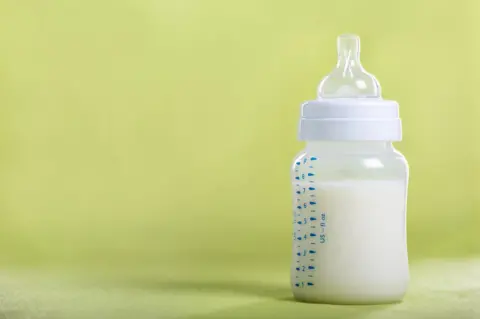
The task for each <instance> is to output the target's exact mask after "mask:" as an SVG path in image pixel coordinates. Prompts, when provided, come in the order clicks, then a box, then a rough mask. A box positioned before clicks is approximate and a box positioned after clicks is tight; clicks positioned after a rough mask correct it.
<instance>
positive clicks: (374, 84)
mask: <svg viewBox="0 0 480 319" xmlns="http://www.w3.org/2000/svg"><path fill="white" fill-rule="evenodd" d="M337 51H338V61H337V66H336V67H335V69H334V70H333V71H332V72H331V73H330V74H329V75H327V76H326V77H325V78H324V79H323V80H322V82H321V83H320V85H319V87H318V98H380V97H381V89H380V84H379V83H378V81H377V79H376V78H375V77H374V76H373V75H372V74H370V73H368V72H367V71H365V69H364V68H363V67H362V64H361V63H360V38H359V37H358V36H357V35H354V34H343V35H340V36H339V37H338V38H337Z"/></svg>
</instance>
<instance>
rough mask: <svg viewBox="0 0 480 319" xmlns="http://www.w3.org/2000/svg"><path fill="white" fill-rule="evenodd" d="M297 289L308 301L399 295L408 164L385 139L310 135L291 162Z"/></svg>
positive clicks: (368, 300)
mask: <svg viewBox="0 0 480 319" xmlns="http://www.w3.org/2000/svg"><path fill="white" fill-rule="evenodd" d="M292 185H293V252H292V265H291V282H292V290H293V294H294V296H295V298H296V299H298V300H301V301H306V302H325V303H339V304H375V303H389V302H396V301H400V300H401V299H402V298H403V296H404V294H405V292H406V289H407V285H408V281H409V271H408V254H407V244H406V198H407V185H408V164H407V162H406V160H405V158H404V157H403V156H402V155H401V154H400V153H399V152H398V151H396V150H395V149H394V148H393V147H392V145H391V143H389V142H383V141H374V142H370V141H360V142H356V141H342V142H334V141H329V142H324V141H307V147H306V149H305V151H303V152H301V153H300V154H299V155H298V156H297V158H296V159H295V161H294V163H293V166H292Z"/></svg>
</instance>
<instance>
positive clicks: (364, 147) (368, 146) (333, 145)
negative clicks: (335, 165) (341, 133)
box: [306, 141, 394, 154]
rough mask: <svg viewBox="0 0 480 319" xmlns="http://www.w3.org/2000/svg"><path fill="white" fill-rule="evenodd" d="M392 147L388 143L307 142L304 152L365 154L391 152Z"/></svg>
mask: <svg viewBox="0 0 480 319" xmlns="http://www.w3.org/2000/svg"><path fill="white" fill-rule="evenodd" d="M393 150H394V148H393V145H392V143H391V142H388V141H307V145H306V151H307V153H311V154H319V153H323V154H325V153H328V154H333V153H343V154H345V153H348V154H362V153H363V154H365V153H381V152H388V151H393Z"/></svg>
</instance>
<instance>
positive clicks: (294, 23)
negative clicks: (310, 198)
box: [0, 0, 480, 318]
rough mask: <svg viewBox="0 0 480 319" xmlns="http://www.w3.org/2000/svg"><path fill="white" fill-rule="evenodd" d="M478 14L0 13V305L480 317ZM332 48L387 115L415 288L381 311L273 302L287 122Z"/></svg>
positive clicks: (380, 10) (32, 4)
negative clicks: (353, 45)
mask: <svg viewBox="0 0 480 319" xmlns="http://www.w3.org/2000/svg"><path fill="white" fill-rule="evenodd" d="M479 14H480V2H478V1H476V0H459V1H455V2H453V1H436V0H421V1H413V0H410V1H406V0H405V1H381V0H369V1H353V0H344V1H320V0H316V1H278V0H275V1H274V0H267V1H254V0H244V1H225V0H171V1H165V0H141V1H140V0H116V1H113V0H112V1H107V0H95V1H94V0H82V1H80V0H45V1H33V0H23V1H18V0H0V43H1V45H0V150H1V151H0V212H1V213H0V251H1V254H0V265H3V268H4V269H5V278H6V279H5V280H4V281H5V283H4V285H3V287H4V288H3V289H2V293H3V294H4V300H5V302H4V305H3V306H2V307H3V309H7V310H8V311H14V312H15V311H22V313H23V312H25V311H26V312H27V313H29V314H30V315H32V316H42V313H43V315H45V313H48V311H54V312H55V311H58V313H59V314H61V316H67V313H68V316H67V317H72V316H74V315H73V314H75V315H78V316H80V317H89V318H90V317H98V318H105V317H108V316H109V315H112V316H116V317H121V316H123V315H125V317H138V318H150V317H149V316H151V317H152V318H157V317H158V318H170V317H175V316H176V317H195V318H196V316H200V317H201V316H202V315H205V316H206V318H209V317H214V316H218V317H219V318H225V317H229V316H233V317H235V316H236V317H239V318H243V317H244V316H245V317H255V316H257V317H260V318H266V317H269V316H272V317H273V316H276V317H278V316H281V315H284V316H285V318H289V316H297V315H302V316H303V317H306V318H309V317H312V318H317V317H318V314H319V313H321V314H322V315H323V317H329V316H331V317H355V316H361V317H363V316H373V317H375V316H380V317H383V316H384V315H387V314H388V315H389V316H393V317H395V315H398V316H399V318H400V317H401V316H402V315H403V314H404V313H408V314H409V315H413V314H417V313H418V314H422V312H421V311H427V310H420V309H431V311H432V312H431V313H430V315H434V314H436V313H437V312H438V313H442V314H450V315H451V314H453V313H456V314H457V315H458V314H462V315H465V318H472V314H474V315H478V316H480V315H479V313H480V309H479V306H475V305H476V304H480V273H479V272H478V270H476V269H478V268H479V267H480V266H479V265H480V264H479V263H480V261H479V259H478V258H476V257H475V256H478V255H479V254H480V240H479V239H478V233H479V229H480V198H479V197H478V196H477V194H478V192H479V191H480V185H479V182H478V180H479V178H480V146H479V145H478V140H479V137H480V136H479V135H480V134H479V130H478V128H477V127H478V120H479V119H480V111H479V107H478V105H477V104H478V103H477V101H478V91H479V83H480V81H479V80H480V76H479V74H480V60H479V59H478V56H479V55H480V37H479V32H480V20H479V19H478V15H479ZM345 32H351V33H356V34H358V35H360V37H361V39H362V62H363V64H364V66H365V68H366V69H367V70H368V71H369V72H371V73H373V74H375V75H376V76H377V78H378V79H379V81H380V83H381V84H382V88H383V96H384V98H388V99H394V100H397V101H399V103H400V107H401V117H402V119H403V128H404V140H403V141H402V142H401V143H398V144H397V145H396V147H397V148H398V149H399V150H400V151H401V152H402V153H403V154H404V155H405V156H406V157H407V159H408V161H409V163H410V174H411V175H410V187H409V197H408V245H409V246H408V247H409V254H410V258H411V261H412V287H413V288H412V290H411V292H410V294H409V296H410V297H408V296H407V300H406V302H405V303H403V304H401V305H396V306H392V307H393V308H388V307H387V308H369V307H367V308H355V307H343V308H342V307H334V306H312V305H302V304H297V303H293V302H292V301H289V299H288V298H289V296H290V294H289V291H288V289H289V288H288V272H289V269H288V268H289V258H290V234H291V207H290V205H291V199H290V196H291V194H290V177H289V169H290V163H291V161H292V159H293V157H294V155H295V154H296V153H297V152H298V151H299V150H300V149H301V148H302V147H303V145H302V143H300V142H298V141H297V136H296V134H297V131H296V130H297V124H298V118H299V105H300V104H301V102H303V101H304V100H308V99H313V98H314V97H315V94H316V86H317V84H318V83H319V81H320V80H321V78H322V77H323V76H324V75H326V74H327V73H328V72H330V70H331V68H332V67H333V66H334V64H335V61H336V47H335V46H336V43H335V39H336V36H337V35H339V34H341V33H345ZM27 273H28V275H27ZM59 273H62V276H65V277H66V278H68V279H66V278H64V277H62V276H61V277H62V278H59ZM73 274H74V275H73ZM455 276H460V277H459V278H457V277H455ZM7 278H8V279H7ZM25 278H29V279H28V280H25ZM79 278H82V279H81V280H80V279H79ZM17 279H18V280H17ZM77 279H78V281H81V282H83V283H85V282H89V283H91V285H89V286H88V287H83V286H82V285H80V284H79V283H77ZM449 280H450V281H449ZM7 281H8V283H7ZM27 282H28V284H27ZM72 282H74V283H72ZM107 282H108V283H107ZM0 283H1V281H0ZM460 283H461V284H460ZM51 285H53V286H55V287H60V288H58V289H57V288H56V289H53V291H52V288H51ZM107 286H108V287H113V288H112V289H113V291H110V292H107V293H101V294H100V295H98V294H97V295H98V298H97V297H92V296H97V295H95V293H94V292H92V291H90V290H89V289H96V288H98V287H102V288H101V289H107V288H105V287H107ZM34 287H35V288H34ZM439 287H444V288H439ZM445 287H446V288H445ZM451 287H456V288H455V289H456V290H455V289H454V290H455V291H451V289H453V288H451ZM99 289H100V288H99ZM422 289H423V290H422ZM442 289H444V290H445V295H443V294H442V293H441V292H440V293H439V291H443V290H442ZM449 289H450V290H449ZM107 290H108V289H107ZM102 291H104V290H102ZM33 292H37V293H35V294H34V293H33ZM458 293H462V294H464V295H463V297H462V298H463V299H462V298H460V299H459V297H458ZM10 294H13V295H14V296H18V295H21V296H24V297H22V298H23V299H25V300H26V301H25V303H26V304H28V305H31V304H35V305H36V306H34V307H30V306H28V307H27V306H25V305H24V304H22V303H18V302H17V300H16V299H15V297H8V296H10ZM438 294H439V295H438ZM432 296H433V297H432ZM60 297H62V298H64V299H65V300H67V301H69V302H70V303H71V307H70V306H65V307H63V308H62V309H57V308H58V307H59V304H60V303H58V302H53V301H54V300H57V299H58V298H60ZM75 298H76V299H75ZM122 298H124V299H122ZM409 298H410V299H409ZM422 298H425V300H424V299H422ZM72 300H76V301H75V302H74V301H72ZM125 300H129V301H131V302H125ZM419 300H420V301H419ZM67 301H64V302H62V303H61V304H62V305H69V302H67ZM447 301H448V302H447ZM462 302H463V303H462ZM442 307H443V308H442ZM475 307H476V308H475ZM26 308H28V309H27V310H25V309H26ZM80 308H82V309H83V310H82V311H84V312H85V313H84V314H83V315H80V313H81V312H80V311H79V309H80ZM45 309H47V310H45ZM48 309H50V310H48ZM118 309H123V310H118ZM369 309H371V310H369ZM465 309H469V310H468V311H470V312H468V311H467V310H465ZM7 310H5V311H7ZM237 310H238V311H237ZM42 311H43V312H42ZM45 311H47V312H45ZM102 311H103V312H102ZM382 311H383V312H382ZM436 311H437V312H436ZM370 312H372V313H370ZM100 314H101V315H100ZM423 314H425V315H426V313H423ZM45 316H47V317H48V315H45ZM59 316H60V315H59ZM419 316H420V315H419ZM446 316H447V315H446ZM323 317H322V318H323ZM373 317H372V318H373ZM395 318H396V317H395Z"/></svg>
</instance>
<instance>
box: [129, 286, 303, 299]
mask: <svg viewBox="0 0 480 319" xmlns="http://www.w3.org/2000/svg"><path fill="white" fill-rule="evenodd" d="M137 285H138V287H139V288H142V289H147V290H150V289H152V290H163V291H172V292H181V291H185V292H192V291H196V292H205V293H232V294H237V295H244V296H251V297H263V298H269V299H274V300H278V301H292V302H293V301H294V298H293V296H292V293H291V289H290V287H289V286H287V285H281V284H278V285H275V284H267V283H258V282H238V281H162V282H159V281H156V282H155V281H153V282H152V281H145V282H137Z"/></svg>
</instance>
